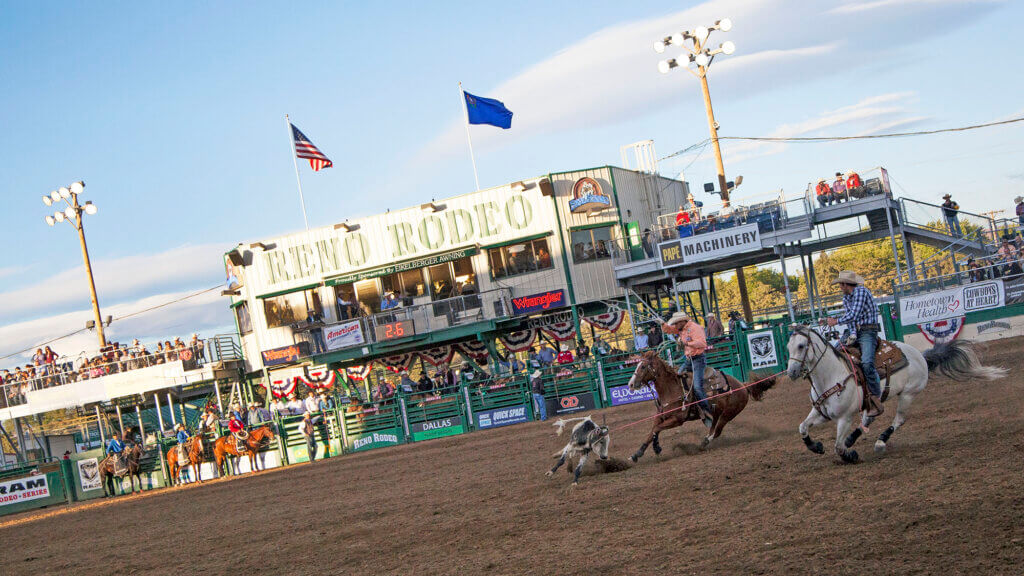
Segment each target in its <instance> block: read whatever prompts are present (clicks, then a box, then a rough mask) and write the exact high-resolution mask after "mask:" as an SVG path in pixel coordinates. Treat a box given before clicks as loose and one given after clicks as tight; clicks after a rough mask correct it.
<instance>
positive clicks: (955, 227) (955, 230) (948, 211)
mask: <svg viewBox="0 0 1024 576" xmlns="http://www.w3.org/2000/svg"><path fill="white" fill-rule="evenodd" d="M942 199H943V200H944V202H943V203H942V216H943V218H945V219H946V225H947V226H949V234H950V236H955V237H957V238H962V237H963V235H964V233H963V230H961V229H960V219H959V218H958V217H957V215H958V213H959V211H960V205H959V204H957V203H956V202H954V201H953V198H952V197H951V196H950V195H949V194H946V195H944V196H943V197H942Z"/></svg>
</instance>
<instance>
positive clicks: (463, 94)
mask: <svg viewBox="0 0 1024 576" xmlns="http://www.w3.org/2000/svg"><path fill="white" fill-rule="evenodd" d="M459 100H462V117H463V118H464V119H465V120H466V141H467V142H469V159H470V160H472V161H473V180H474V181H476V189H477V190H480V176H478V175H477V173H476V156H474V155H473V139H472V138H470V137H469V109H468V108H466V91H465V90H463V89H462V82H459Z"/></svg>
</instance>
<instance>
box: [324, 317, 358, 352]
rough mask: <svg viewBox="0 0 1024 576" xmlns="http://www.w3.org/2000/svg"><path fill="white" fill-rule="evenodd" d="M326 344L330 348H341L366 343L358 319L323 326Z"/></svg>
mask: <svg viewBox="0 0 1024 576" xmlns="http://www.w3.org/2000/svg"><path fill="white" fill-rule="evenodd" d="M323 331H324V344H325V345H326V346H327V349H328V350H340V349H342V348H350V347H352V346H359V345H360V344H365V343H366V337H365V336H363V330H362V328H361V327H360V326H359V321H358V320H353V321H352V322H344V323H342V324H335V325H334V326H327V327H325V328H323Z"/></svg>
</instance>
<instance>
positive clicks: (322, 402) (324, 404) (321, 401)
mask: <svg viewBox="0 0 1024 576" xmlns="http://www.w3.org/2000/svg"><path fill="white" fill-rule="evenodd" d="M316 399H317V402H318V404H317V409H318V410H320V411H321V412H328V411H331V410H334V398H331V397H330V396H329V395H328V394H327V392H324V391H323V390H321V391H320V393H319V394H317V395H316Z"/></svg>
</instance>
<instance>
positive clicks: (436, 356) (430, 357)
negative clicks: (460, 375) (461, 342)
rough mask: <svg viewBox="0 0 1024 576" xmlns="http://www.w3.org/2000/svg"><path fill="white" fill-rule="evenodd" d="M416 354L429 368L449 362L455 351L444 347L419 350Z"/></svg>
mask: <svg viewBox="0 0 1024 576" xmlns="http://www.w3.org/2000/svg"><path fill="white" fill-rule="evenodd" d="M417 354H419V356H420V358H422V359H423V361H424V362H426V363H428V364H430V365H431V366H440V365H441V364H447V363H449V362H451V361H452V356H454V355H455V351H454V350H453V349H452V347H451V346H448V345H445V346H438V347H436V348H430V349H427V350H420V351H419V352H417Z"/></svg>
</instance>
